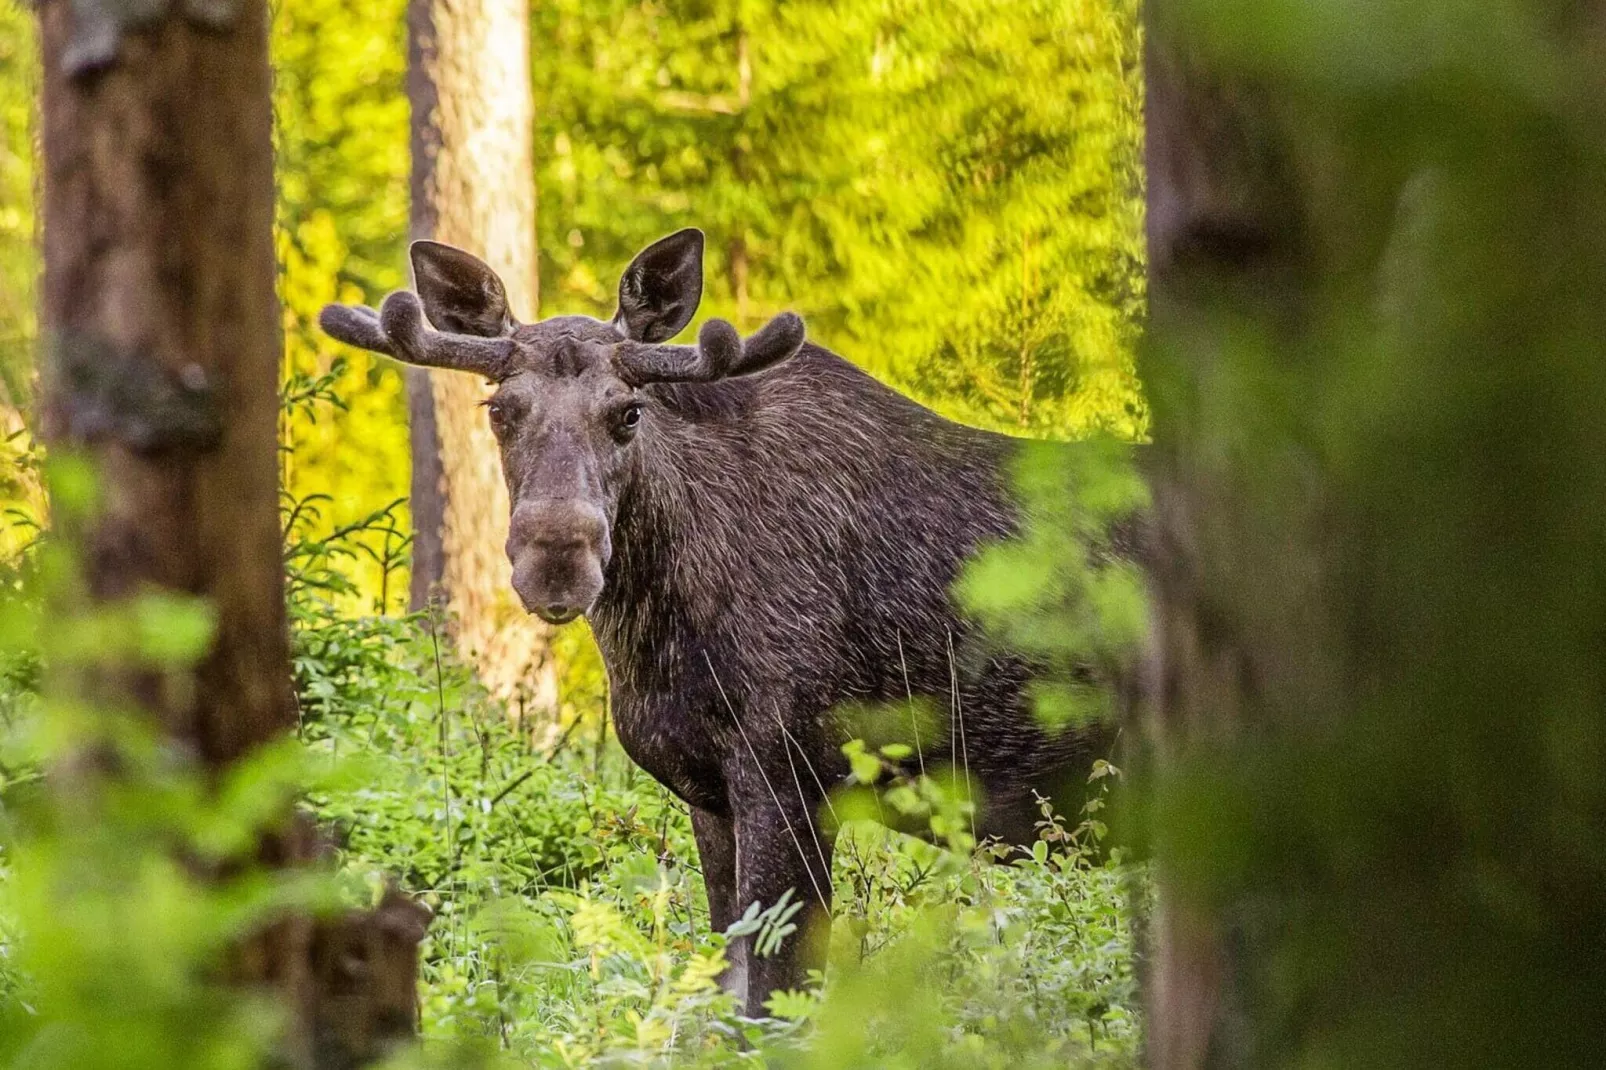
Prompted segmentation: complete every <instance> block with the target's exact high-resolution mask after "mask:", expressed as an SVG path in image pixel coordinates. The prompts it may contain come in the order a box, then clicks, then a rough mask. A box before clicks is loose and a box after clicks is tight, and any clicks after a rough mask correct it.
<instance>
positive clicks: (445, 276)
mask: <svg viewBox="0 0 1606 1070" xmlns="http://www.w3.org/2000/svg"><path fill="white" fill-rule="evenodd" d="M412 258H413V279H414V281H415V284H416V285H417V287H418V296H419V297H420V298H422V299H423V302H424V315H426V316H428V317H429V322H431V323H433V324H434V325H435V327H436V328H437V329H438V330H442V331H448V332H450V333H452V334H475V335H479V336H480V337H482V338H500V337H502V336H503V335H505V334H507V333H508V332H509V331H511V330H512V329H513V315H512V313H510V312H509V311H508V307H507V290H506V289H504V288H503V286H502V280H501V279H499V278H497V277H496V272H494V271H492V270H491V268H490V265H488V264H487V263H485V261H483V260H481V259H480V258H479V257H477V256H472V255H470V254H468V253H465V252H464V251H463V250H461V249H454V248H452V247H451V246H450V245H442V244H441V243H440V242H437V241H415V242H413V247H412Z"/></svg>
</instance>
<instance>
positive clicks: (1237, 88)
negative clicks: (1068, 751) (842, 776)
mask: <svg viewBox="0 0 1606 1070" xmlns="http://www.w3.org/2000/svg"><path fill="white" fill-rule="evenodd" d="M1226 7H1227V8H1229V9H1230V10H1229V11H1227V12H1225V13H1222V10H1221V9H1220V8H1218V7H1213V5H1212V4H1210V3H1208V2H1205V0H1157V2H1155V3H1152V4H1148V5H1146V6H1145V20H1146V24H1147V25H1146V41H1147V54H1146V60H1145V62H1146V68H1147V69H1146V75H1147V82H1146V85H1147V143H1146V155H1147V161H1146V162H1147V172H1148V187H1147V197H1148V239H1149V258H1150V259H1149V272H1150V275H1149V278H1150V285H1149V294H1150V326H1149V333H1148V338H1147V340H1146V343H1145V358H1144V362H1145V363H1144V367H1143V368H1142V375H1143V381H1144V384H1145V387H1146V389H1147V390H1148V391H1149V392H1150V397H1151V400H1152V402H1153V411H1154V440H1155V442H1154V446H1153V449H1152V451H1151V452H1150V453H1149V454H1148V455H1147V462H1146V463H1147V465H1148V467H1149V474H1150V482H1151V486H1152V488H1153V494H1154V511H1155V536H1156V541H1155V545H1154V547H1153V551H1152V571H1151V585H1152V593H1153V598H1154V611H1153V616H1152V629H1153V630H1152V652H1153V670H1154V671H1153V681H1152V682H1153V686H1152V688H1151V695H1152V705H1151V708H1150V710H1149V716H1150V717H1151V719H1152V720H1151V723H1150V724H1149V725H1148V726H1146V727H1147V728H1148V730H1149V731H1148V732H1147V735H1148V738H1149V739H1150V740H1152V741H1153V742H1154V743H1155V744H1156V748H1157V751H1158V753H1157V754H1156V755H1155V760H1156V763H1157V770H1156V774H1157V775H1156V778H1155V782H1156V785H1157V788H1156V791H1155V802H1154V806H1153V814H1154V815H1155V826H1154V829H1153V835H1154V839H1155V844H1156V852H1157V874H1158V877H1159V884H1160V891H1159V903H1160V907H1159V911H1158V914H1157V916H1156V917H1155V918H1154V919H1152V925H1151V928H1152V932H1151V936H1152V940H1153V944H1152V956H1151V957H1150V958H1149V960H1148V961H1147V963H1146V976H1145V982H1144V983H1145V988H1146V1000H1147V1004H1148V1011H1147V1015H1146V1023H1147V1038H1146V1044H1147V1053H1146V1054H1147V1062H1148V1063H1149V1065H1151V1066H1154V1067H1156V1068H1160V1070H1184V1068H1186V1070H1193V1068H1197V1067H1207V1066H1209V1067H1216V1066H1220V1067H1241V1066H1294V1065H1305V1066H1362V1065H1393V1066H1436V1067H1452V1066H1467V1067H1473V1066H1497V1065H1525V1064H1530V1063H1531V1064H1533V1065H1541V1064H1542V1065H1547V1066H1561V1065H1590V1064H1591V1062H1592V1061H1594V1060H1598V1057H1599V1050H1598V1043H1599V1039H1598V1034H1596V1033H1595V1029H1596V1027H1594V1026H1591V1025H1588V1024H1587V1023H1588V1022H1590V1021H1592V1020H1593V1018H1594V1015H1593V1014H1592V1012H1591V1009H1590V1006H1589V1004H1590V1001H1591V999H1596V1000H1598V995H1596V996H1586V995H1584V993H1585V992H1586V991H1591V992H1595V993H1598V992H1599V991H1600V984H1601V983H1602V979H1603V978H1606V956H1602V955H1601V953H1600V945H1599V944H1596V945H1594V946H1593V947H1590V946H1588V945H1587V941H1582V940H1580V939H1579V935H1580V934H1582V933H1583V932H1586V931H1588V932H1591V933H1597V934H1598V933H1599V932H1601V931H1602V929H1601V928H1600V927H1601V926H1602V925H1603V924H1606V882H1603V877H1606V863H1603V861H1602V859H1603V858H1606V855H1603V853H1602V852H1603V850H1606V836H1603V833H1602V823H1603V818H1606V722H1603V721H1602V719H1601V716H1600V709H1599V701H1600V695H1601V694H1602V693H1603V690H1602V689H1603V687H1606V664H1603V661H1602V659H1601V657H1600V655H1599V645H1598V639H1599V634H1600V633H1599V630H1598V627H1599V621H1600V620H1601V619H1602V617H1601V614H1602V612H1603V611H1606V595H1603V587H1602V581H1601V577H1602V567H1603V566H1602V559H1603V554H1606V545H1603V544H1606V538H1603V532H1602V525H1601V524H1600V516H1601V515H1602V511H1603V509H1606V478H1603V475H1602V471H1601V469H1600V467H1599V463H1598V459H1599V458H1600V457H1601V456H1603V455H1606V452H1603V451H1606V430H1603V428H1606V421H1602V420H1601V419H1600V416H1599V412H1600V409H1599V405H1600V402H1599V398H1600V397H1601V396H1602V391H1603V390H1606V372H1603V370H1602V360H1601V356H1600V351H1601V342H1600V339H1601V338H1602V337H1606V304H1603V303H1602V301H1601V297H1600V295H1601V293H1602V292H1603V288H1606V238H1603V236H1602V231H1601V228H1600V226H1599V225H1598V220H1599V219H1600V218H1601V216H1602V213H1603V211H1606V138H1603V137H1602V136H1601V134H1600V131H1601V130H1602V129H1603V127H1602V126H1601V125H1600V117H1601V116H1602V115H1603V114H1606V73H1603V72H1606V62H1603V56H1606V49H1603V48H1602V47H1601V46H1602V42H1603V41H1606V4H1600V3H1598V2H1597V3H1593V4H1582V5H1566V4H1562V5H1548V6H1545V5H1532V10H1528V9H1524V10H1522V12H1521V14H1520V16H1514V15H1513V14H1512V12H1513V11H1514V10H1516V9H1509V8H1506V7H1502V6H1500V5H1496V4H1478V3H1471V4H1468V5H1466V8H1465V10H1459V11H1457V13H1456V15H1455V17H1448V12H1446V13H1441V16H1442V17H1439V18H1436V19H1435V20H1434V23H1433V25H1434V26H1435V27H1436V31H1435V32H1437V31H1439V30H1442V31H1443V36H1433V35H1424V36H1422V37H1420V38H1411V40H1412V41H1413V42H1414V43H1413V44H1411V45H1400V44H1399V43H1398V42H1394V41H1393V38H1392V37H1391V36H1390V34H1391V33H1392V32H1393V31H1390V30H1376V29H1373V28H1368V30H1367V32H1366V33H1364V34H1359V33H1355V32H1354V31H1353V27H1351V26H1349V25H1348V24H1347V23H1345V24H1344V25H1343V26H1340V22H1339V21H1325V20H1324V19H1323V18H1322V17H1320V16H1319V14H1318V13H1317V12H1316V9H1314V8H1312V9H1310V11H1309V12H1305V11H1303V10H1301V9H1300V8H1299V7H1298V5H1294V6H1292V7H1290V8H1288V9H1286V10H1285V9H1281V8H1278V9H1276V11H1277V15H1278V18H1280V19H1281V20H1283V21H1281V22H1277V24H1276V27H1275V32H1274V31H1273V30H1272V29H1268V27H1267V25H1266V24H1265V21H1264V20H1262V19H1261V18H1259V17H1258V15H1256V14H1251V12H1256V13H1258V12H1259V9H1258V8H1254V7H1253V6H1252V5H1251V6H1250V7H1244V6H1234V5H1226ZM1521 7H1522V5H1519V8H1521ZM1591 9H1592V14H1591ZM1541 11H1542V14H1541ZM1372 14H1373V16H1375V17H1376V18H1377V20H1378V22H1379V23H1380V24H1381V25H1386V26H1391V27H1395V28H1398V27H1402V26H1407V25H1411V26H1415V25H1416V24H1414V23H1412V22H1411V19H1412V18H1415V17H1416V16H1415V14H1414V13H1412V12H1411V10H1410V5H1409V4H1393V3H1385V4H1383V5H1380V6H1379V7H1378V8H1377V9H1376V10H1374V11H1373V12H1372ZM1391 19H1393V20H1397V21H1390V20H1391ZM1270 21H1273V22H1276V21H1277V20H1270ZM1452 27H1453V28H1452ZM1490 27H1494V28H1492V29H1491V28H1490ZM1485 30H1487V33H1485V32H1484V31H1485ZM1430 37H1431V40H1430V39H1429V38H1430ZM1384 40H1389V41H1391V42H1392V43H1391V44H1389V45H1387V46H1384V45H1383V44H1381V42H1383V41H1384ZM1391 49H1393V51H1390V50H1391ZM1407 56H1408V57H1409V58H1408V59H1407V58H1406V57H1407ZM1539 85H1543V86H1545V87H1546V88H1544V89H1543V90H1539V89H1537V88H1536V87H1537V86H1539ZM1591 221H1594V222H1591ZM1585 458H1593V459H1592V460H1588V461H1586V460H1585ZM1586 634H1587V635H1593V636H1594V637H1595V638H1594V639H1593V640H1587V641H1585V640H1582V638H1581V637H1582V636H1584V635H1586ZM1591 643H1593V644H1594V645H1593V648H1592V649H1591V646H1590V644H1591ZM1563 741H1565V742H1563ZM1586 978H1588V980H1586ZM1539 1049H1543V1053H1542V1054H1541V1052H1540V1050H1539Z"/></svg>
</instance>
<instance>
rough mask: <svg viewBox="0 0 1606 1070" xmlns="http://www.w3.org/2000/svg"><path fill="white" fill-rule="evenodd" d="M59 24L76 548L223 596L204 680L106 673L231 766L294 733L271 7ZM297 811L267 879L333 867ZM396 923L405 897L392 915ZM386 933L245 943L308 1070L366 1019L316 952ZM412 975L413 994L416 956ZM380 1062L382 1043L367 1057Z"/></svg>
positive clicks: (56, 417) (126, 579)
mask: <svg viewBox="0 0 1606 1070" xmlns="http://www.w3.org/2000/svg"><path fill="white" fill-rule="evenodd" d="M194 7H195V5H190V8H192V9H193V8H194ZM136 18H137V19H138V21H137V23H136V24H131V25H130V24H125V21H124V20H130V19H136ZM40 20H41V45H42V52H43V58H44V65H43V70H44V81H43V102H42V141H43V148H44V171H43V215H44V232H43V239H44V241H43V244H44V279H43V286H42V325H43V332H42V333H43V334H44V336H45V337H46V339H47V343H46V352H45V359H44V362H43V368H42V371H43V374H42V376H41V385H42V387H43V392H42V404H41V416H42V425H43V430H44V432H45V438H46V439H47V441H49V442H50V443H52V445H53V447H56V448H73V449H78V450H81V451H82V452H84V453H85V454H86V455H87V456H88V457H90V458H91V459H92V460H93V462H94V465H95V467H96V470H97V473H98V488H99V494H100V497H99V504H98V506H97V508H96V511H95V513H94V514H93V516H92V517H90V518H88V519H87V520H86V521H85V522H83V524H82V525H81V526H75V527H74V529H73V530H69V531H66V532H64V533H63V534H65V535H66V536H68V537H70V538H73V539H75V540H76V542H77V543H78V548H79V551H80V553H81V558H82V568H83V570H84V574H85V587H86V589H87V591H88V594H89V596H90V597H91V598H93V599H95V600H98V601H101V602H119V601H122V600H125V599H129V598H132V597H135V596H138V595H142V594H146V593H150V592H152V591H168V592H175V593H180V594H183V595H189V596H196V597H199V598H202V599H205V600H206V602H207V603H208V604H209V605H210V607H211V608H212V610H213V613H214V616H215V621H216V627H215V634H214V636H213V639H212V642H211V646H210V648H209V649H208V650H207V652H206V653H205V654H204V656H203V657H202V659H201V660H200V662H199V664H198V665H197V667H196V668H195V670H194V674H193V677H192V678H190V679H187V680H184V681H178V680H175V679H174V678H173V676H172V674H171V673H170V672H164V671H159V670H156V669H150V670H138V671H132V672H128V671H123V670H112V669H109V668H108V669H106V670H105V672H104V675H102V676H100V677H97V679H96V680H95V681H93V684H94V686H95V687H96V688H97V689H98V690H97V697H98V698H100V699H104V700H106V701H108V702H109V703H115V704H116V705H117V706H119V707H121V706H129V707H133V708H137V709H141V710H143V711H144V712H145V713H147V714H149V715H150V716H151V717H152V718H153V719H154V721H155V722H156V723H157V724H158V725H160V727H161V728H162V729H163V730H164V731H165V732H166V733H167V734H168V735H169V736H170V737H172V738H173V739H175V740H177V741H178V742H180V743H181V744H182V745H183V746H184V748H185V749H187V750H189V751H190V752H192V753H194V754H196V755H198V756H199V757H200V759H201V760H202V761H203V763H204V764H205V765H206V766H208V767H210V768H211V769H214V770H221V768H222V767H223V766H225V765H226V764H228V763H230V762H232V761H234V760H235V759H238V758H240V757H242V756H243V755H245V754H246V753H247V752H249V751H250V750H252V749H253V748H255V747H257V746H259V745H261V744H263V743H266V742H268V741H271V740H274V739H276V738H278V737H280V736H281V735H282V734H284V733H285V732H288V731H291V730H293V729H294V727H295V724H296V718H295V713H294V708H293V701H292V695H291V685H290V667H289V643H288V633H287V625H286V615H285V602H284V581H283V570H284V563H283V552H282V547H281V536H280V530H279V515H278V486H277V478H278V477H277V464H276V443H277V437H276V420H277V415H278V378H279V377H278V367H279V359H280V353H281V339H280V334H279V303H278V299H277V297H276V295H275V292H274V276H275V271H276V265H275V257H274V247H273V211H274V190H273V150H272V143H271V115H270V88H271V80H270V75H269V69H268V47H267V5H266V4H265V3H261V2H241V3H239V4H238V5H237V6H236V7H233V8H228V9H222V8H218V7H216V6H214V7H213V8H210V9H207V13H206V18H205V20H204V22H203V21H202V17H201V15H199V14H194V13H189V14H185V15H177V14H175V15H170V16H155V17H152V16H149V15H148V14H147V15H142V16H136V15H130V14H129V13H128V6H127V5H123V4H113V3H109V2H108V3H104V4H98V5H97V4H92V3H91V4H77V3H74V4H69V3H68V2H67V0H48V2H46V3H44V4H43V5H42V6H41V8H40ZM111 656H113V657H115V654H113V655H111ZM97 671H98V670H97ZM286 820H287V826H286V831H285V832H284V833H283V834H282V835H280V836H277V837H274V842H271V843H268V844H265V845H264V846H263V851H262V854H263V857H262V859H261V861H262V862H263V863H264V864H266V865H271V866H293V865H299V864H304V863H306V862H308V861H309V860H310V858H311V856H312V855H313V853H314V849H313V837H312V836H311V835H310V834H309V831H308V830H307V829H306V828H305V827H304V826H302V825H300V824H298V823H293V822H290V821H289V815H288V814H287V815H286ZM399 909H401V908H398V907H396V905H395V902H394V899H393V900H392V902H391V907H390V912H389V914H387V915H386V916H385V917H383V918H381V917H378V916H377V915H376V918H375V919H374V924H382V923H383V922H385V921H386V920H387V919H389V917H390V915H391V914H395V913H397V911H398V910H399ZM403 912H404V913H405V911H403ZM366 924H367V923H366V922H362V921H361V919H352V918H348V919H342V920H340V921H339V922H337V923H318V924H316V925H314V924H311V923H309V922H306V921H291V922H286V923H283V924H278V925H275V926H274V927H273V928H272V930H271V931H269V932H267V933H265V934H262V935H261V936H260V937H259V938H258V939H256V940H253V941H251V942H250V943H249V946H247V947H243V948H241V949H240V954H239V955H238V956H237V961H236V963H235V971H234V972H235V974H236V976H237V979H238V980H240V981H242V982H247V983H268V984H271V985H273V986H275V987H276V988H277V989H278V990H279V991H280V993H281V995H282V997H283V999H284V1000H285V1002H286V1003H287V1004H288V1005H289V1006H290V1007H291V1008H293V1010H294V1012H295V1013H294V1014H293V1016H292V1017H293V1018H294V1020H295V1021H296V1022H297V1023H298V1024H299V1027H300V1033H299V1035H298V1036H297V1037H295V1038H293V1043H292V1049H293V1050H292V1051H291V1053H290V1055H291V1058H292V1061H293V1062H294V1063H295V1064H296V1065H308V1064H311V1063H312V1062H313V1050H314V1037H315V1035H316V1034H318V1033H319V1032H320V1031H322V1032H335V1031H338V1030H339V1029H340V1028H343V1027H346V1026H349V1025H350V1023H349V1022H344V1021H334V1020H329V1019H328V1015H327V1011H328V1009H329V1008H328V1007H327V1006H326V1005H325V1004H326V999H325V997H326V995H327V992H328V990H329V985H330V984H331V983H334V984H338V983H340V979H331V978H324V977H321V976H320V975H319V971H320V967H319V966H318V964H317V963H315V962H314V961H313V958H312V955H313V952H314V950H315V945H317V944H318V943H319V942H320V941H321V940H322V941H325V942H326V941H327V938H329V937H331V936H334V935H338V934H341V933H347V932H351V931H355V930H361V929H363V927H364V925H366ZM414 924H415V925H416V919H414ZM395 927H396V926H395V925H394V924H393V925H391V928H395ZM410 934H411V929H409V931H408V935H410ZM418 935H419V936H421V935H422V932H421V930H419V931H418ZM416 947H417V940H416V939H413V940H412V943H411V944H410V945H408V949H407V950H408V952H409V954H411V953H412V952H413V951H415V950H416ZM400 957H403V958H405V957H407V956H406V955H403V956H400ZM402 969H403V970H404V972H403V973H402V976H403V977H404V978H405V983H406V985H408V986H410V985H411V983H412V977H413V973H412V972H410V971H411V970H416V961H413V962H411V963H408V964H406V965H404V967H402ZM325 972H326V971H325ZM396 976H397V974H396V971H395V970H392V971H390V974H389V976H388V977H387V980H388V981H390V982H392V983H394V981H395V979H396ZM354 984H355V987H357V988H362V987H363V984H362V983H361V982H355V983H354ZM346 987H347V988H348V989H350V988H352V987H353V983H352V982H349V980H348V981H347V983H346ZM409 990H410V988H409ZM349 1009H350V1008H349V1007H347V1008H336V1009H335V1011H334V1013H335V1015H336V1017H337V1019H338V1018H339V1017H340V1016H341V1015H343V1014H345V1013H346V1011H347V1010H349ZM408 1009H409V1011H410V1008H408ZM347 1031H348V1032H349V1031H350V1030H349V1029H348V1030H347ZM364 1054H377V1052H370V1053H362V1052H350V1051H348V1052H346V1055H364Z"/></svg>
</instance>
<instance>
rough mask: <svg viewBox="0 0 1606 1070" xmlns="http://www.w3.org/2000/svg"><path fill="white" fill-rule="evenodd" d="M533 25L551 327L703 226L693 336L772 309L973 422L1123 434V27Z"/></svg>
mask: <svg viewBox="0 0 1606 1070" xmlns="http://www.w3.org/2000/svg"><path fill="white" fill-rule="evenodd" d="M535 19H536V31H535V39H536V41H537V42H538V44H537V48H536V52H537V60H536V63H535V68H536V70H535V76H536V92H537V108H536V111H537V116H538V131H537V133H538V144H537V151H538V153H539V154H540V158H539V159H538V161H537V163H538V166H539V167H540V168H541V174H540V186H541V205H542V208H541V215H540V226H541V253H542V267H543V277H542V295H543V300H544V301H545V302H546V303H547V305H548V306H549V309H548V310H549V311H556V310H558V309H571V308H580V309H585V310H588V311H611V309H612V301H613V293H612V290H611V287H612V284H613V281H614V278H615V275H616V272H617V270H618V268H617V265H620V264H622V263H624V262H625V260H626V259H627V258H628V257H629V256H630V255H631V253H632V252H634V250H635V249H637V248H639V247H640V246H641V245H642V244H644V243H645V242H646V241H648V240H650V239H651V238H653V237H655V236H657V235H659V234H662V233H665V232H667V231H669V230H671V229H674V228H676V227H681V226H689V225H695V226H700V227H703V228H704V229H705V230H706V231H707V232H708V233H709V238H710V243H709V249H710V252H709V291H708V294H707V297H706V298H705V309H707V310H708V311H710V312H714V313H718V314H722V315H727V316H734V317H735V318H736V319H737V321H738V322H739V323H742V324H746V325H749V326H751V325H756V324H757V323H758V322H760V321H761V320H763V319H764V318H765V317H766V316H768V315H770V314H773V313H774V312H776V311H778V310H780V309H782V308H796V309H798V310H800V311H802V312H803V313H804V314H805V315H806V316H807V317H808V319H809V324H810V331H811V334H812V335H813V336H814V337H815V338H816V339H817V340H819V341H821V342H823V343H825V344H827V345H829V346H831V347H832V348H835V349H837V350H838V351H839V352H842V353H843V354H844V355H846V356H848V357H850V358H851V359H853V360H855V361H857V362H859V363H860V364H862V365H864V366H865V367H867V368H869V369H870V370H872V371H873V372H875V373H877V374H879V375H883V376H886V377H888V378H889V379H891V380H892V381H893V382H895V383H896V384H898V385H899V386H901V387H902V388H904V389H905V390H908V391H910V392H911V393H913V394H914V395H915V396H917V397H920V398H922V399H923V400H926V401H928V402H930V403H933V404H935V405H936V406H937V407H938V408H939V409H941V410H943V411H945V412H947V413H948V414H950V415H953V416H956V417H958V418H960V419H964V420H967V421H969V422H974V423H978V424H982V425H986V426H992V427H996V428H999V429H1002V430H1008V431H1014V432H1016V433H1020V432H1023V431H1024V432H1028V433H1032V434H1038V435H1045V434H1046V435H1067V434H1080V433H1084V432H1086V431H1088V430H1091V429H1096V428H1097V429H1105V430H1109V431H1113V432H1115V433H1117V434H1119V435H1121V436H1123V437H1127V438H1133V437H1136V436H1138V435H1140V434H1141V433H1142V431H1143V428H1144V426H1145V425H1144V420H1145V416H1144V409H1143V403H1142V401H1141V398H1140V397H1139V394H1138V390H1137V384H1136V380H1135V378H1134V376H1133V373H1132V363H1131V358H1132V344H1133V341H1134V331H1135V321H1136V317H1137V315H1138V314H1139V312H1140V311H1141V304H1142V297H1143V282H1142V244H1141V243H1142V228H1141V199H1140V194H1141V176H1140V170H1139V163H1138V153H1139V145H1140V133H1139V131H1140V128H1141V121H1140V113H1141V83H1140V79H1139V73H1138V58H1137V50H1138V46H1137V40H1138V38H1137V28H1136V7H1135V5H1134V4H1130V3H1126V2H1124V0H1123V2H1116V3H1086V2H1084V3H1075V4H1060V3H1050V2H1046V0H1012V2H1009V3H1004V4H996V3H986V2H979V0H972V2H963V3H954V4H940V5H938V4H924V3H916V2H904V0H855V2H852V3H847V4H826V3H787V4H781V3H741V4H738V3H734V2H722V3H713V4H709V5H696V6H691V5H667V6H659V5H650V4H638V3H631V2H627V0H609V2H607V3H589V2H586V3H582V2H580V0H561V2H558V3H552V4H541V5H537V9H536V16H535ZM554 60H556V61H554Z"/></svg>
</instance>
